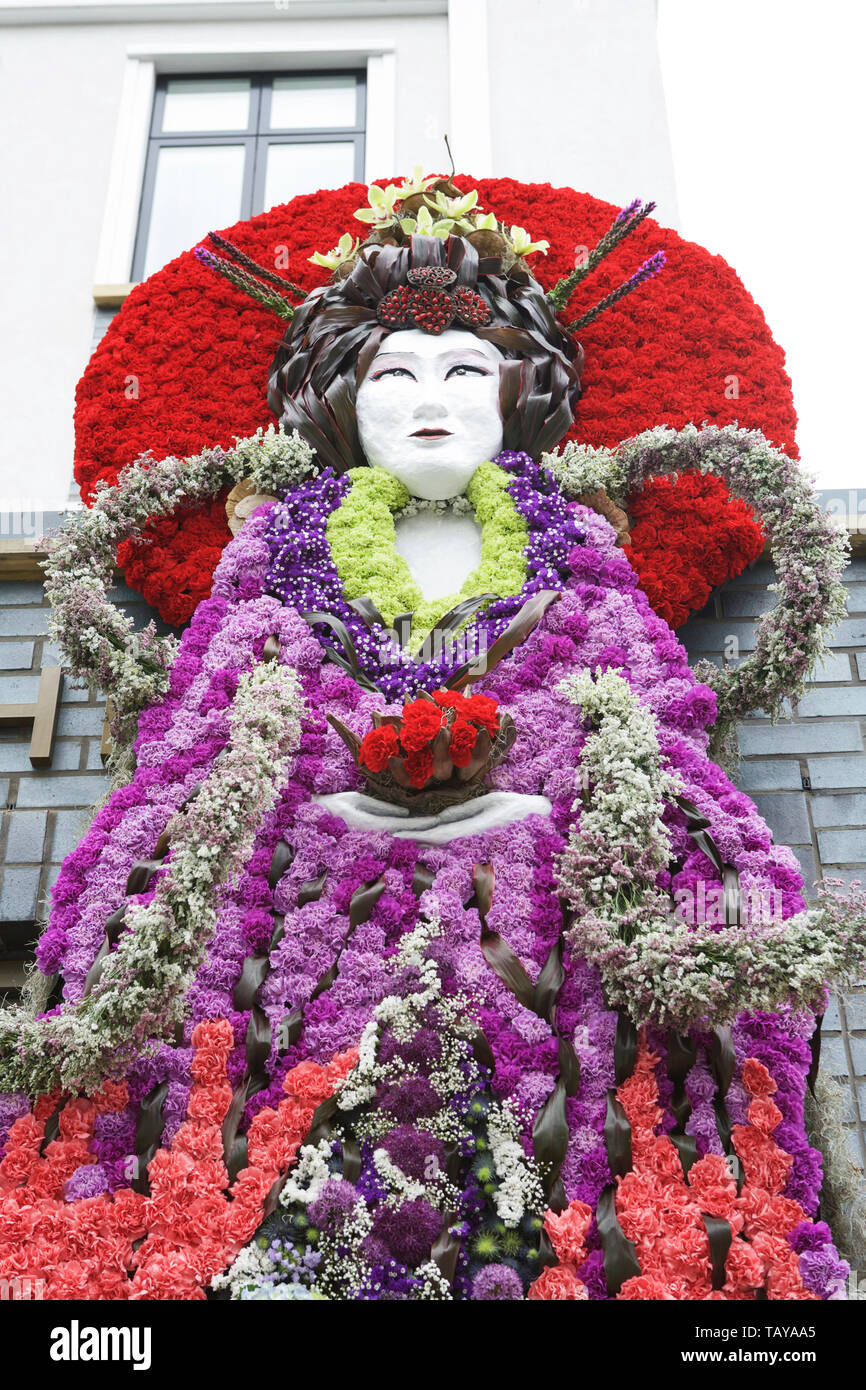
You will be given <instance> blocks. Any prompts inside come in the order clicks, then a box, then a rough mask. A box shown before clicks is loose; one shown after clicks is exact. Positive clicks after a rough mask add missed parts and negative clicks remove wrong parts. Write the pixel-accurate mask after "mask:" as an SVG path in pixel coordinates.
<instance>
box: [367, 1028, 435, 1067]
mask: <svg viewBox="0 0 866 1390" xmlns="http://www.w3.org/2000/svg"><path fill="white" fill-rule="evenodd" d="M441 1056H442V1042H441V1039H440V1038H439V1036H438V1034H437V1033H435V1032H434V1031H433V1029H432V1028H419V1029H418V1032H417V1033H415V1034H414V1035H413V1037H411V1038H410V1039H409V1041H408V1042H398V1041H397V1039H396V1038H395V1037H394V1035H393V1033H386V1034H385V1037H384V1038H383V1039H382V1041H381V1043H380V1044H379V1060H380V1061H382V1062H390V1061H392V1060H393V1059H394V1058H395V1057H399V1058H400V1059H401V1061H403V1062H406V1063H408V1064H409V1065H410V1066H411V1065H412V1063H416V1064H420V1065H422V1066H423V1065H424V1064H425V1063H429V1062H438V1061H439V1058H440V1057H441Z"/></svg>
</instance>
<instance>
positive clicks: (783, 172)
mask: <svg viewBox="0 0 866 1390" xmlns="http://www.w3.org/2000/svg"><path fill="white" fill-rule="evenodd" d="M864 16H866V7H864V5H863V4H862V0H822V3H821V4H807V3H805V0H659V48H660V52H661V62H662V72H663V75H664V81H665V90H666V95H667V103H668V115H669V120H670V129H671V140H672V143H673V152H674V164H675V169H676V177H677V191H678V196H679V204H680V220H681V228H680V229H681V231H682V233H683V235H684V236H686V237H687V238H688V239H689V240H691V241H698V242H701V243H702V244H703V245H704V246H707V247H709V249H710V250H711V251H716V252H719V253H720V254H721V255H723V256H724V257H725V259H726V260H727V261H729V262H730V263H731V265H733V266H734V267H735V269H736V270H737V272H738V273H739V275H740V276H741V278H742V280H743V281H744V282H745V284H746V286H747V288H748V289H749V290H750V292H751V293H752V294H753V295H754V297H755V299H756V300H757V301H758V303H759V304H760V305H761V307H762V308H763V310H764V313H765V314H766V317H767V321H768V323H769V325H770V328H771V330H772V332H773V334H774V336H775V337H776V339H777V340H778V341H779V342H780V343H781V344H782V346H783V347H784V348H785V351H786V353H787V361H788V371H789V373H790V375H791V378H792V380H793V383H794V400H795V403H796V406H797V410H798V413H799V416H800V426H799V430H798V440H799V444H800V451H801V455H802V459H803V463H804V466H805V467H806V468H807V469H809V470H811V471H812V472H814V473H815V474H816V476H817V484H818V486H819V487H823V488H836V487H839V488H851V487H858V486H859V487H862V488H866V446H864V429H863V423H862V420H861V416H862V413H863V410H864V396H866V391H864V377H866V352H864V334H866V291H864V276H866V271H864V265H863V241H864V236H866V193H864V165H866V160H864V152H863V141H864V119H863V117H864V98H863V90H864V72H863V68H864V31H866V24H864ZM864 524H866V519H864Z"/></svg>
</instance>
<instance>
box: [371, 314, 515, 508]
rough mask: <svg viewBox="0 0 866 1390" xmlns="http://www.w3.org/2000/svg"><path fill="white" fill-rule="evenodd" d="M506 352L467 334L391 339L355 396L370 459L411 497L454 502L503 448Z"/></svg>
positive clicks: (411, 333)
mask: <svg viewBox="0 0 866 1390" xmlns="http://www.w3.org/2000/svg"><path fill="white" fill-rule="evenodd" d="M501 362H502V354H501V353H500V352H499V349H498V348H496V347H494V346H493V344H492V343H488V342H485V340H484V339H483V338H478V337H476V335H475V334H474V333H470V332H468V331H467V330H465V329H454V328H450V329H447V330H446V331H445V332H444V333H440V334H439V335H438V336H436V335H434V334H432V333H423V332H422V331H421V329H419V328H411V329H406V330H404V331H401V332H399V333H391V334H389V336H388V337H387V338H386V339H385V341H384V342H383V343H382V346H381V347H380V349H379V351H378V352H377V354H376V356H375V358H374V359H373V365H372V366H371V368H370V370H369V372H368V373H367V376H366V377H365V379H364V381H363V382H362V383H361V386H360V388H359V390H358V399H357V406H356V408H357V415H358V433H359V436H360V439H361V447H362V449H363V450H364V453H365V454H366V456H367V459H368V461H369V462H370V463H371V464H373V465H374V466H375V467H377V468H384V469H385V471H386V473H391V474H392V475H393V476H394V477H395V478H398V479H399V480H400V482H401V483H403V484H404V485H405V486H406V487H407V488H408V489H409V491H410V493H412V495H413V496H414V497H424V498H427V499H429V500H431V501H441V500H442V499H444V498H447V497H457V496H459V495H460V494H461V493H462V492H464V491H465V489H466V485H467V483H468V482H469V479H470V478H471V477H472V474H473V473H474V472H475V470H476V468H477V467H478V465H479V464H481V463H484V462H486V460H487V459H492V458H495V456H496V455H497V454H498V453H500V451H501V449H502V416H501V414H500V410H499V367H500V364H501Z"/></svg>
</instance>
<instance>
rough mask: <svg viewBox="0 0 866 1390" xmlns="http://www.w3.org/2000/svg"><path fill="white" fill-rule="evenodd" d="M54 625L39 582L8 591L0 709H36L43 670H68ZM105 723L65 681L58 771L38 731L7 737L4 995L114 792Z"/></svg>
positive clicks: (1, 606)
mask: <svg viewBox="0 0 866 1390" xmlns="http://www.w3.org/2000/svg"><path fill="white" fill-rule="evenodd" d="M113 597H114V599H115V601H116V602H117V603H118V604H120V606H121V607H122V608H123V609H124V610H125V611H126V612H127V613H128V614H129V615H130V616H131V617H132V619H133V622H134V623H135V625H136V627H140V626H143V625H144V624H145V623H146V622H148V621H149V620H150V618H151V617H153V616H154V614H153V612H152V610H151V609H150V608H148V606H147V604H145V603H144V601H143V600H142V598H141V595H140V594H136V593H133V591H132V590H131V589H128V588H126V587H125V586H118V587H117V588H116V589H115V590H114V591H113ZM47 618H48V606H47V603H46V601H45V598H44V594H43V589H42V584H41V583H40V582H39V581H37V580H32V581H11V582H10V581H6V582H3V583H0V704H13V703H20V702H29V701H32V700H34V699H35V698H36V692H37V690H38V687H39V673H40V671H41V669H42V667H43V666H56V665H58V664H59V654H58V652H57V650H56V648H55V647H53V646H52V644H51V643H50V642H49V640H48V638H47V636H46V628H47ZM160 626H161V630H163V631H167V630H168V629H166V628H165V627H164V625H160ZM104 718H105V705H104V701H103V700H102V699H101V698H96V697H94V696H92V695H90V694H89V693H88V691H87V690H86V689H82V688H81V687H79V686H76V684H75V682H74V681H72V680H71V679H70V678H69V677H66V676H65V677H64V678H63V682H62V685H61V691H60V711H59V715H58V720H57V734H56V738H55V742H54V753H53V758H52V761H51V766H50V767H40V768H34V767H33V766H32V764H31V762H30V757H29V748H30V733H31V730H30V726H29V725H24V724H22V725H21V726H20V727H18V726H15V727H7V728H4V729H2V730H0V807H2V819H0V995H3V994H8V993H11V992H14V990H15V989H16V987H17V985H18V983H19V982H20V977H21V973H22V968H21V961H22V959H23V958H25V957H26V956H27V955H28V954H29V949H30V947H31V946H32V941H33V937H34V934H35V928H34V922H35V921H37V920H38V919H39V918H42V917H44V916H45V914H46V912H47V906H48V899H49V893H50V889H51V887H52V885H53V883H54V881H55V880H56V878H57V875H58V873H59V871H60V865H61V863H62V861H63V859H64V858H65V856H66V855H67V854H68V853H69V851H70V850H71V849H73V848H74V846H75V845H76V844H77V843H78V840H79V839H80V837H81V834H82V832H83V830H85V829H86V827H87V825H88V823H89V817H90V812H91V808H92V807H93V805H94V804H95V803H96V802H98V801H99V800H100V798H101V797H102V796H103V795H104V793H105V792H106V790H107V788H108V778H107V777H106V775H105V771H104V768H103V764H102V758H101V755H100V744H101V740H102V726H103V721H104Z"/></svg>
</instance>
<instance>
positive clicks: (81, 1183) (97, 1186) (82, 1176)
mask: <svg viewBox="0 0 866 1390" xmlns="http://www.w3.org/2000/svg"><path fill="white" fill-rule="evenodd" d="M108 1186H109V1174H108V1173H107V1172H106V1170H105V1168H103V1167H102V1165H101V1164H99V1163H85V1164H82V1166H81V1167H80V1168H76V1170H75V1172H74V1173H73V1174H72V1177H71V1178H67V1179H66V1182H65V1183H64V1184H63V1196H64V1198H65V1199H66V1201H67V1202H81V1201H86V1199H87V1198H88V1197H99V1196H101V1195H102V1193H103V1192H105V1191H106V1189H107V1188H108Z"/></svg>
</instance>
